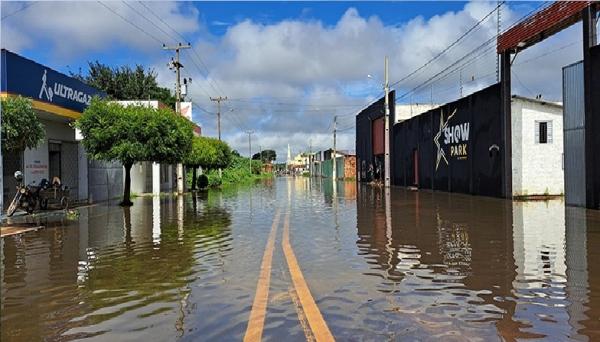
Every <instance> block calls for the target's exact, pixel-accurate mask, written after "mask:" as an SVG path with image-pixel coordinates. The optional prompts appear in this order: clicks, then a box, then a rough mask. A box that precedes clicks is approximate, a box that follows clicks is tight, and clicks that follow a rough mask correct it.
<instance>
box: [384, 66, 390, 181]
mask: <svg viewBox="0 0 600 342" xmlns="http://www.w3.org/2000/svg"><path fill="white" fill-rule="evenodd" d="M384 69H385V70H384V72H385V83H384V92H385V136H384V141H385V157H384V164H385V165H384V168H385V171H384V172H385V183H384V186H385V187H386V188H389V187H390V169H391V168H390V100H389V93H390V80H389V75H388V73H389V72H388V56H385V68H384Z"/></svg>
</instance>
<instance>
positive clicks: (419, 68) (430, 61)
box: [390, 1, 504, 87]
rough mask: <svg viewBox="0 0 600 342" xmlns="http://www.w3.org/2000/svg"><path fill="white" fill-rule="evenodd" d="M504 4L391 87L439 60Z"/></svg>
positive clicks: (500, 4)
mask: <svg viewBox="0 0 600 342" xmlns="http://www.w3.org/2000/svg"><path fill="white" fill-rule="evenodd" d="M502 4H504V1H502V2H500V3H499V4H498V6H496V7H495V8H494V9H493V10H491V11H490V12H489V13H488V14H486V15H485V16H484V17H483V18H481V19H480V20H479V21H478V22H477V23H475V25H473V26H472V27H471V28H470V29H468V30H467V31H466V32H465V33H463V34H462V35H461V36H460V37H458V39H456V40H455V41H454V42H452V43H451V44H450V45H448V46H447V47H446V48H445V49H444V50H442V51H441V52H440V53H438V54H437V55H435V56H434V57H433V58H431V59H430V60H428V61H427V62H425V64H423V65H421V66H420V67H418V68H417V69H416V70H414V71H412V72H411V73H409V74H408V75H406V76H404V77H402V78H401V79H400V80H399V81H396V82H394V83H392V84H391V85H390V87H393V86H395V85H396V84H398V83H400V82H402V81H404V80H406V79H408V78H409V77H411V76H412V75H414V74H416V73H417V72H419V71H420V70H422V69H423V68H425V67H426V66H428V65H429V64H431V63H432V62H433V61H435V60H437V59H438V58H439V57H441V56H442V55H443V54H444V53H446V52H448V51H449V50H450V49H452V48H453V47H454V46H455V45H456V44H458V43H459V42H460V41H461V40H462V39H463V38H465V37H466V36H468V35H469V34H470V33H471V32H473V30H475V28H477V27H478V26H479V25H480V24H481V23H482V22H484V21H485V20H486V19H487V18H489V17H490V15H492V14H493V13H494V12H496V10H497V9H498V8H500V6H502Z"/></svg>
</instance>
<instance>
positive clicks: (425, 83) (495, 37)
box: [396, 2, 548, 100]
mask: <svg viewBox="0 0 600 342" xmlns="http://www.w3.org/2000/svg"><path fill="white" fill-rule="evenodd" d="M546 3H548V2H544V3H542V4H540V5H539V6H538V7H537V8H535V9H534V10H532V11H531V12H529V13H528V14H526V15H524V16H523V17H521V19H519V20H517V21H516V22H515V23H514V24H513V25H512V26H510V27H509V28H507V29H506V30H505V31H503V33H504V32H507V31H508V30H510V29H512V27H514V26H516V25H517V24H518V23H519V22H521V21H522V20H523V19H525V18H526V17H528V16H529V15H531V13H534V12H536V11H537V10H539V9H540V8H541V7H542V6H544V5H545V4H546ZM497 38H498V34H495V35H494V36H492V37H491V38H490V39H488V40H487V41H485V42H484V43H483V44H481V45H479V46H478V47H476V48H475V49H473V50H471V51H470V52H468V53H467V54H465V55H464V56H462V57H461V58H459V59H458V60H456V61H455V62H454V63H452V64H451V65H449V66H448V67H446V68H445V69H442V70H441V71H440V72H438V73H436V74H435V75H433V76H431V77H429V78H428V79H427V80H426V81H425V82H422V83H421V84H419V85H417V86H416V87H414V88H412V89H411V90H410V91H408V92H405V93H404V94H403V95H401V96H400V97H397V98H396V100H399V99H402V98H404V97H406V96H407V95H409V94H413V93H415V91H416V90H418V89H421V88H422V87H424V86H427V85H429V84H432V83H433V81H434V80H435V79H436V78H438V77H439V76H440V75H443V74H445V73H447V72H448V70H449V69H450V68H454V67H455V66H456V65H457V64H460V63H461V62H462V64H463V66H464V65H466V64H467V63H469V62H470V61H472V60H465V58H468V57H469V56H471V55H473V54H474V53H476V52H477V50H479V49H483V48H485V46H486V45H489V44H490V43H492V42H493V41H494V40H495V39H497ZM489 49H490V47H488V48H487V49H485V50H484V52H485V51H487V50H489ZM482 55H483V53H480V54H479V55H477V56H482ZM476 58H479V57H476ZM459 69H460V67H459V68H454V69H453V71H452V72H455V71H457V70H459Z"/></svg>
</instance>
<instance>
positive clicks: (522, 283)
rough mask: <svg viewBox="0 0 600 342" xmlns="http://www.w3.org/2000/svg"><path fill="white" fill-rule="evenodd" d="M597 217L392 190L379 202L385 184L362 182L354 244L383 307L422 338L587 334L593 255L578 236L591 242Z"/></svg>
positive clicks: (591, 332)
mask: <svg viewBox="0 0 600 342" xmlns="http://www.w3.org/2000/svg"><path fill="white" fill-rule="evenodd" d="M388 205H389V206H390V207H391V221H392V222H391V224H390V222H389V217H388V216H387V215H386V214H387V213H388V212H389V211H390V208H387V206H388ZM565 213H566V216H567V217H568V219H567V220H565ZM599 217H600V216H599V215H598V213H595V212H589V211H585V210H584V209H577V208H567V209H566V210H565V207H564V204H563V203H562V201H549V202H514V203H511V202H508V201H503V200H497V199H491V198H481V197H471V196H463V195H454V194H452V195H451V194H444V193H432V192H411V191H404V190H399V189H393V190H392V193H391V196H390V200H386V191H385V189H380V188H376V187H369V186H364V187H361V188H360V189H359V197H358V202H357V227H358V240H357V246H358V248H359V250H360V251H361V254H363V255H364V258H365V260H366V261H367V262H368V263H369V264H370V266H371V267H370V268H371V270H370V271H368V272H366V274H367V275H370V276H377V277H380V278H381V279H382V281H381V282H380V284H379V285H378V287H377V289H378V290H379V291H380V292H381V293H384V294H386V296H387V297H388V300H389V301H390V303H391V304H390V310H393V311H395V312H398V313H399V314H400V317H399V318H400V319H411V318H409V317H405V316H403V314H407V315H408V314H410V315H414V317H413V319H415V320H416V321H417V323H418V325H419V326H420V328H419V329H421V333H423V334H426V335H427V336H446V335H447V334H450V335H455V334H460V335H461V336H463V337H483V336H492V335H497V336H499V337H501V338H503V339H509V340H511V339H515V338H516V339H520V338H532V337H537V338H539V337H548V336H552V337H553V338H556V339H558V340H563V339H569V338H581V339H585V336H584V335H586V336H587V337H590V338H592V339H593V337H596V338H598V337H600V336H599V335H598V326H597V324H598V320H597V318H598V317H600V316H599V315H598V306H597V305H593V304H592V303H593V302H594V301H597V300H598V297H599V295H598V292H596V293H594V295H593V297H594V298H593V299H592V298H589V296H590V291H592V289H593V287H590V286H589V283H590V282H589V281H588V278H589V277H591V276H592V272H593V268H592V267H589V265H590V263H589V261H590V260H595V261H596V262H595V263H597V261H598V260H600V259H598V258H597V257H598V255H597V254H594V253H589V250H587V249H586V239H589V238H591V237H593V238H594V239H597V236H598V230H599V228H600V224H599V221H600V220H599ZM590 218H592V221H593V223H590ZM586 219H587V221H586ZM390 226H391V228H392V229H391V232H390V230H389V228H390ZM586 227H587V228H586ZM566 232H567V233H566ZM390 235H391V236H390ZM390 241H391V242H390ZM587 245H589V242H588V243H587ZM592 263H594V262H592ZM586 265H588V266H587V267H586ZM593 276H595V277H596V278H595V279H594V281H592V283H593V284H597V283H598V282H599V281H600V279H598V278H597V277H598V276H599V274H598V273H594V274H593ZM593 286H597V285H593ZM592 325H593V326H594V328H592V329H589V328H587V327H588V326H592ZM489 334H492V335H489ZM417 335H419V334H418V333H417Z"/></svg>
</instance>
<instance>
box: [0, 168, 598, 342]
mask: <svg viewBox="0 0 600 342" xmlns="http://www.w3.org/2000/svg"><path fill="white" fill-rule="evenodd" d="M386 198H388V199H387V200H386ZM48 220H50V221H49V222H45V223H46V224H48V225H49V226H50V227H49V228H47V229H44V230H40V231H36V232H31V233H27V234H23V235H17V236H9V237H5V238H2V240H1V241H2V242H1V244H2V253H1V256H2V259H1V265H2V269H1V271H2V272H1V276H2V279H1V280H2V287H1V299H2V307H1V309H2V311H1V323H2V328H1V330H2V341H32V340H40V339H48V340H71V339H83V338H86V339H87V340H99V341H103V340H108V339H110V340H118V341H121V340H153V341H154V340H185V341H188V340H189V341H197V340H203V341H204V340H211V341H224V340H227V341H228V340H247V341H258V340H261V339H262V340H273V341H281V340H286V341H304V340H317V341H329V340H333V339H336V340H340V341H346V340H399V341H405V340H443V341H448V340H467V339H472V340H486V341H487V340H501V339H507V340H512V339H520V338H526V337H541V338H544V337H545V338H547V339H549V340H568V339H577V340H585V339H592V340H593V339H599V338H600V323H599V321H598V319H597V318H598V317H600V262H598V261H599V260H600V254H599V253H600V252H599V251H598V249H597V248H594V246H597V245H598V243H600V214H599V213H596V212H591V211H586V210H583V209H577V208H565V207H564V205H563V204H562V202H561V201H550V202H514V203H511V202H507V201H504V200H498V199H492V198H481V197H472V196H463V195H451V194H444V193H429V192H412V191H405V190H402V189H395V188H394V189H392V190H391V191H389V195H388V194H386V192H385V191H383V190H382V189H380V188H376V187H370V186H360V187H357V186H356V184H354V183H344V182H338V183H336V185H335V186H334V184H333V183H332V182H331V181H329V182H328V181H324V180H316V179H312V180H311V179H308V178H278V179H275V180H273V181H268V182H265V183H262V184H257V185H256V186H254V187H245V188H237V189H227V190H223V191H210V192H208V193H202V194H200V195H199V196H198V197H192V196H185V197H160V198H138V199H136V202H135V205H134V206H133V207H132V208H131V209H126V210H123V209H122V208H120V207H118V206H116V205H99V206H93V207H89V208H82V209H81V210H80V216H79V218H78V220H76V221H70V220H61V219H57V218H48Z"/></svg>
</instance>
